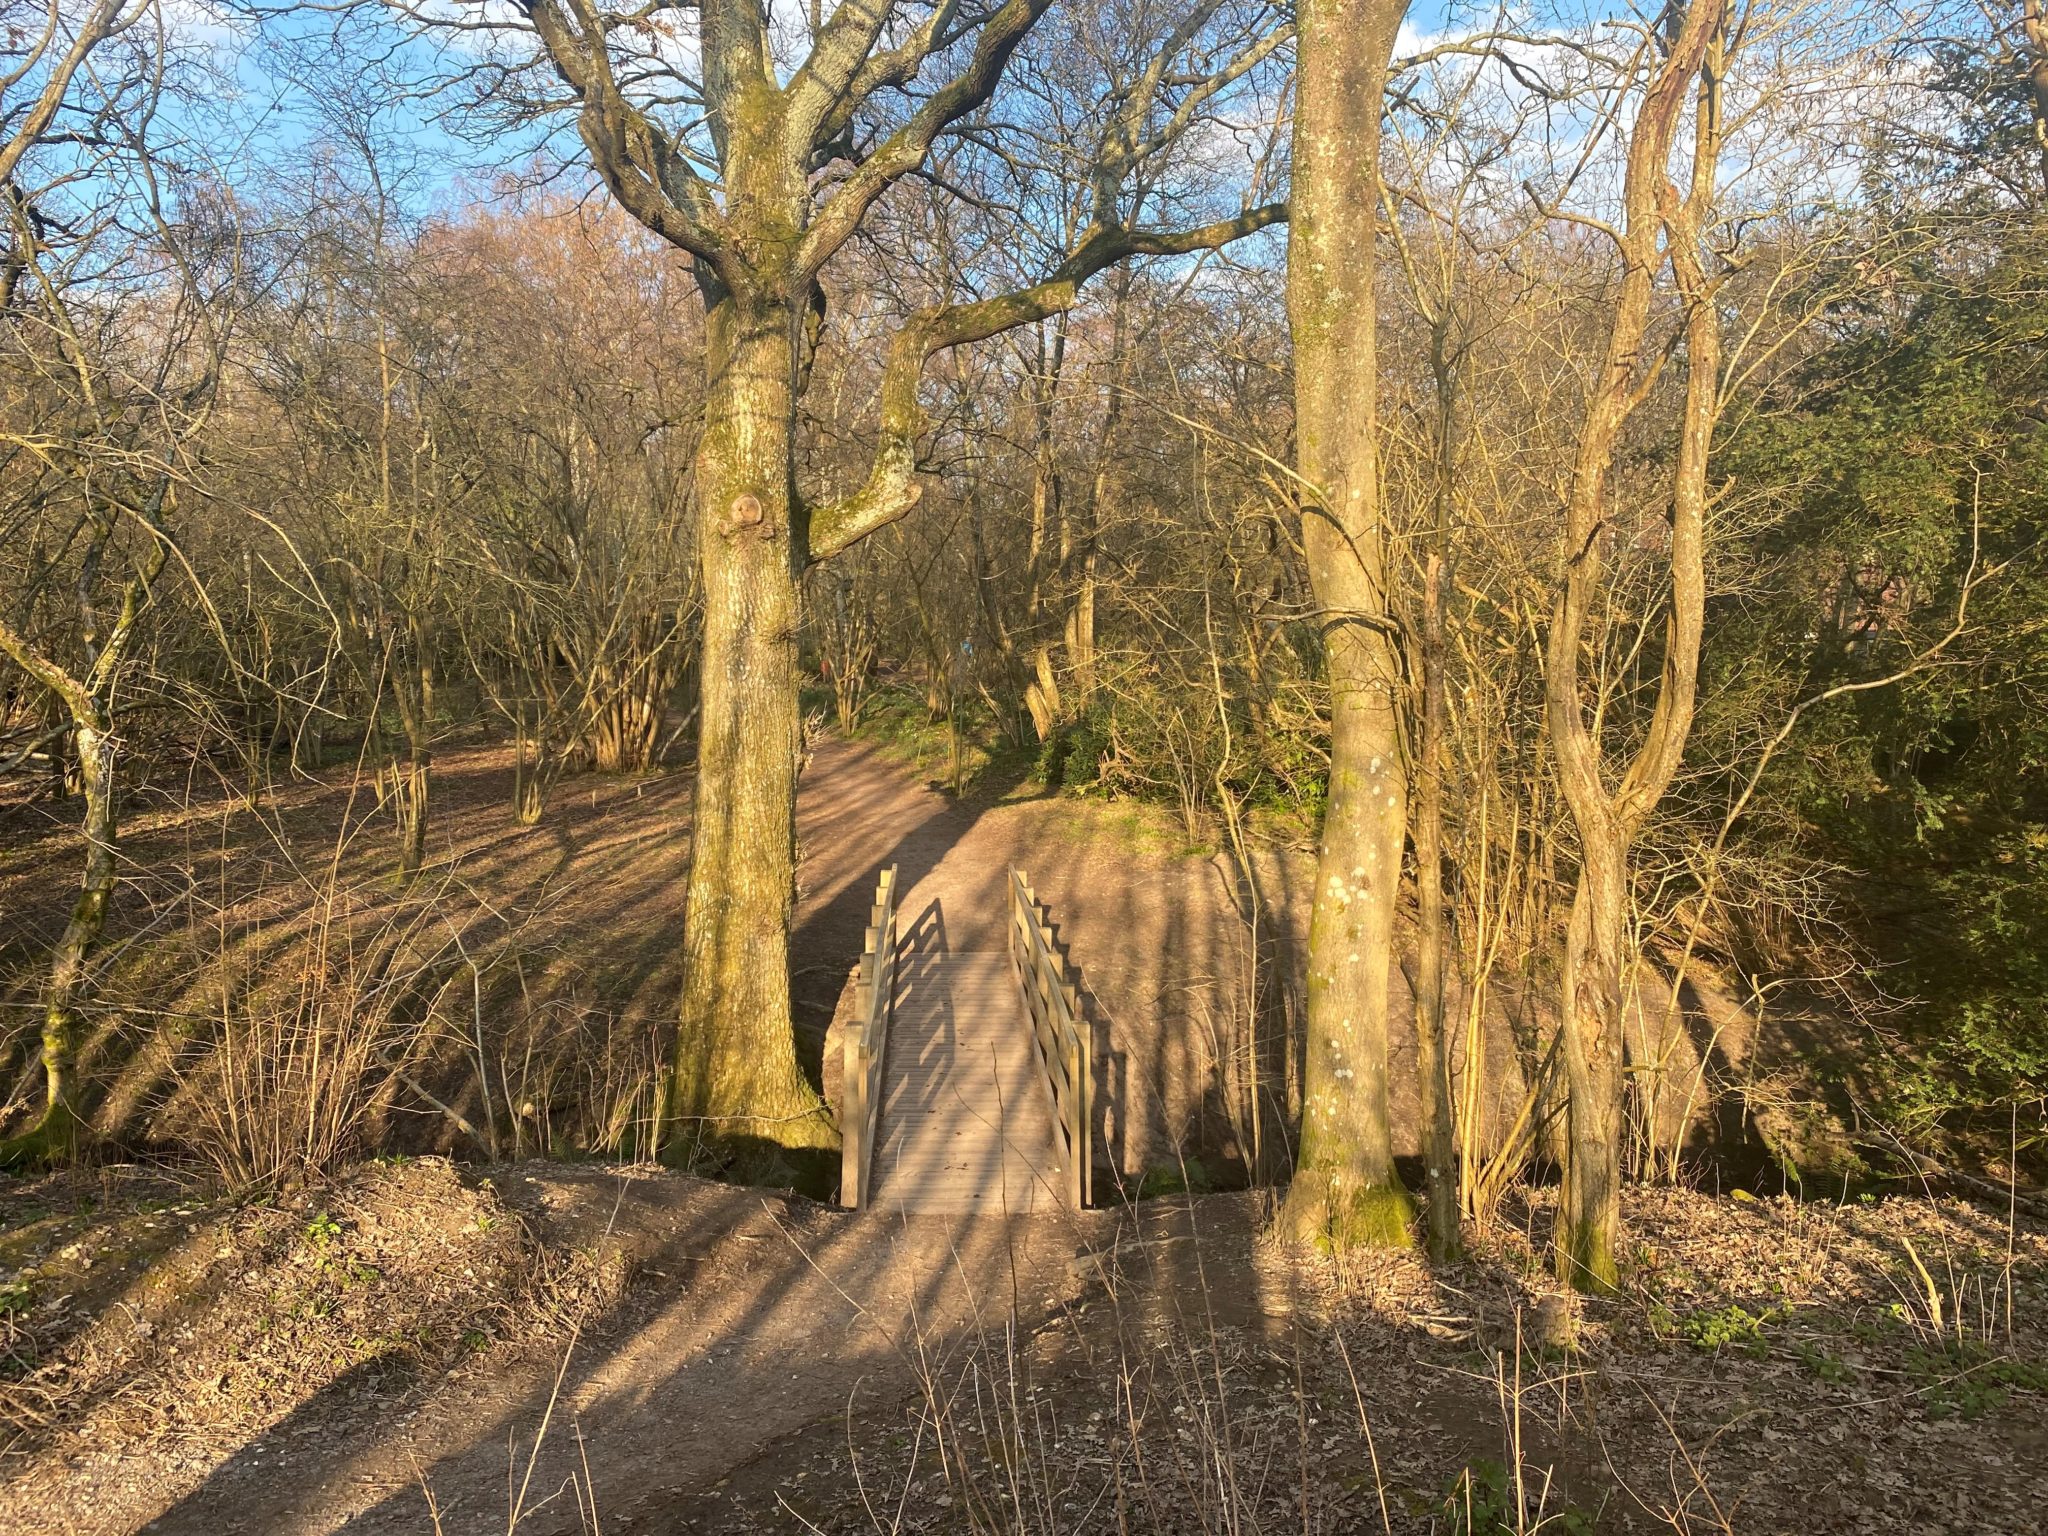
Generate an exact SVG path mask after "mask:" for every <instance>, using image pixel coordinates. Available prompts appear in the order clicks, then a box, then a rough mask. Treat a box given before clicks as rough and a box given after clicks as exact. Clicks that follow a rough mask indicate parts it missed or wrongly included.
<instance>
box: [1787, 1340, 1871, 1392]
mask: <svg viewBox="0 0 2048 1536" xmlns="http://www.w3.org/2000/svg"><path fill="white" fill-rule="evenodd" d="M1792 1351H1793V1353H1794V1354H1796V1355H1798V1357H1799V1363H1800V1364H1801V1365H1803V1366H1805V1367H1806V1369H1807V1370H1809V1371H1811V1372H1812V1373H1813V1374H1814V1375H1815V1376H1817V1377H1819V1378H1820V1379H1821V1380H1822V1381H1825V1382H1827V1383H1829V1384H1830V1385H1832V1386H1841V1385H1843V1384H1845V1383H1847V1382H1851V1381H1854V1380H1855V1379H1856V1372H1855V1371H1854V1370H1853V1369H1851V1368H1850V1365H1849V1362H1848V1361H1846V1360H1844V1359H1843V1358H1842V1357H1841V1356H1840V1355H1838V1354H1835V1353H1834V1352H1833V1351H1832V1350H1828V1349H1823V1348H1822V1347H1821V1346H1820V1345H1818V1344H1815V1343H1813V1342H1811V1341H1810V1340H1807V1339H1800V1340H1799V1341H1798V1342H1797V1343H1795V1344H1794V1345H1793V1346H1792Z"/></svg>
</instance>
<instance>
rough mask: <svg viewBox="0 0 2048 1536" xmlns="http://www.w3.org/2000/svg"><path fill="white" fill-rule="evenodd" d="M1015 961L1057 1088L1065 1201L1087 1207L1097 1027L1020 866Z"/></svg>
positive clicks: (1013, 910)
mask: <svg viewBox="0 0 2048 1536" xmlns="http://www.w3.org/2000/svg"><path fill="white" fill-rule="evenodd" d="M1009 884H1010V921H1009V923H1008V924H1007V926H1008V928H1009V934H1010V964H1011V965H1012V966H1013V967H1014V968H1015V970H1016V973H1017V986H1018V989H1019V991H1020V992H1021V993H1022V994H1023V998H1024V1015H1025V1018H1026V1019H1027V1020H1028V1021H1029V1023H1030V1026H1031V1041H1032V1044H1033V1046H1034V1047H1035V1048H1036V1049H1037V1052H1038V1065H1039V1069H1040V1070H1041V1071H1043V1072H1044V1073H1045V1080H1046V1083H1047V1085H1048V1086H1049V1087H1050V1088H1051V1089H1052V1102H1053V1117H1054V1119H1055V1120H1056V1121H1057V1122H1058V1126H1059V1133H1058V1141H1059V1150H1060V1158H1061V1162H1062V1164H1063V1171H1064V1172H1065V1175H1066V1184H1067V1204H1068V1205H1069V1206H1071V1207H1072V1208H1073V1209H1075V1210H1080V1209H1082V1208H1083V1207H1085V1206H1086V1205H1087V1204H1088V1202H1089V1200H1090V1199H1091V1198H1093V1195H1094V1161H1095V1159H1094V1154H1093V1151H1092V1149H1091V1146H1090V1141H1089V1136H1090V1130H1089V1123H1090V1114H1091V1109H1092V1103H1091V1101H1092V1099H1093V1094H1092V1092H1091V1089H1090V1081H1091V1079H1092V1077H1093V1076H1094V1070H1095V1026H1094V1025H1093V1024H1091V1023H1090V1022H1089V1020H1088V1019H1087V1017H1086V1016H1085V1015H1084V1014H1083V1013H1082V1012H1081V994H1080V989H1079V988H1078V987H1077V986H1075V985H1074V983H1073V982H1071V981H1069V980H1068V979H1067V963H1066V960H1065V959H1064V958H1063V957H1062V956H1061V954H1060V952H1059V948H1058V946H1057V945H1055V944H1054V942H1053V933H1052V921H1051V917H1050V914H1049V913H1048V912H1047V910H1046V909H1045V907H1044V906H1043V905H1042V904H1041V903H1040V902H1039V900H1038V894H1037V892H1035V891H1033V890H1032V888H1031V878H1030V876H1028V875H1026V874H1025V873H1024V872H1023V871H1022V870H1019V869H1013V870H1011V871H1010V882H1009Z"/></svg>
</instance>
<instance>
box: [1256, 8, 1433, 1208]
mask: <svg viewBox="0 0 2048 1536" xmlns="http://www.w3.org/2000/svg"><path fill="white" fill-rule="evenodd" d="M1406 11H1407V3H1406V0H1305V3H1304V4H1302V5H1301V6H1300V7H1299V8H1298V28H1299V41H1298V44H1297V47H1298V60H1299V62H1298V65H1297V73H1296V100H1295V112H1294V183H1293V186H1294V195H1293V198H1292V201H1291V206H1290V214H1289V218H1290V226H1291V234H1290V236H1289V243H1288V253H1287V315H1288V321H1289V323H1290V325H1291V326H1292V327H1293V331H1294V399H1295V438H1296V442H1295V452H1296V458H1297V461H1298V463H1297V467H1298V469H1299V471H1300V474H1301V481H1302V485H1303V492H1302V494H1303V498H1304V504H1303V507H1302V543H1303V546H1304V549H1305V551H1306V554H1307V562H1308V577H1309V583H1310V586H1311V587H1312V589H1313V590H1314V593H1315V599H1316V606H1317V609H1318V610H1319V618H1320V622H1321V624H1322V631H1323V645H1324V657H1325V661H1324V665H1325V669H1326V672H1327V676H1328V679H1329V685H1330V790H1329V800H1328V804H1327V808H1326V810H1325V812H1324V816H1323V833H1322V848H1321V856H1320V859H1319V861H1318V865H1317V871H1316V892H1315V905H1314V909H1313V911H1312V913H1311V915H1310V919H1309V953H1308V1019H1307V1039H1306V1042H1305V1045H1306V1051H1305V1061H1304V1067H1303V1077H1302V1128H1301V1153H1300V1158H1299V1162H1298V1164H1297V1166H1296V1169H1295V1175H1294V1184H1293V1187H1292V1188H1291V1189H1290V1190H1289V1191H1288V1195H1287V1201H1286V1204H1285V1205H1284V1207H1283V1208H1282V1212H1281V1226H1282V1229H1283V1230H1284V1231H1286V1232H1288V1233H1289V1234H1291V1235H1292V1236H1294V1237H1296V1238H1298V1239H1302V1240H1310V1241H1323V1242H1327V1243H1329V1244H1330V1245H1331V1246H1333V1247H1336V1248H1346V1247H1350V1246H1353V1245H1355V1244H1388V1245H1398V1244H1405V1243H1406V1242H1407V1241H1408V1224H1409V1220H1410V1218H1411V1217H1412V1215H1413V1214H1414V1210H1413V1203H1412V1202H1411V1201H1410V1200H1409V1198H1408V1195H1407V1193H1406V1191H1404V1190H1403V1189H1402V1187H1401V1184H1400V1181H1399V1179H1398V1178H1397V1177H1396V1175H1395V1172H1394V1147H1393V1134H1392V1130H1391V1127H1390V1124H1389V1104H1388V1085H1387V1056H1388V1052H1387V1012H1388V981H1389V973H1390V970H1391V967H1392V960H1393V939H1394V914H1395V906H1396V902H1397V899H1398V897H1399V894H1400V883H1401V849H1402V844H1403V841H1404V836H1405V833H1406V821H1405V817H1406V795H1407V785H1406V782H1405V774H1404V771H1403V767H1402V743H1401V719H1400V713H1399V707H1398V700H1397V697H1396V690H1397V688H1398V687H1399V685H1400V671H1399V657H1398V655H1397V653H1396V650H1395V642H1394V632H1393V625H1392V620H1391V616H1390V611H1389V604H1388V594H1387V569H1386V565H1387V561H1386V546H1385V531H1384V527H1383V521H1382V515H1381V507H1380V487H1379V464H1378V456H1377V452H1376V448H1375V442H1374V434H1375V431H1376V426H1377V411H1376V409H1375V406H1376V401H1377V395H1378V388H1379V385H1378V379H1377V374H1376V341H1377V330H1378V314H1377V309H1376V306H1375V303H1374V294H1373V276H1374V271H1375V269H1376V266H1377V260H1376V253H1375V250H1374V241H1375V238H1376V224H1377V210H1378V206H1379V178H1378V173H1377V170H1376V167H1377V166H1378V163H1379V146H1380V114H1381V110H1382V101H1383V97H1384V94H1385V87H1386V80H1387V71H1388V67H1389V64H1390V61H1391V57H1392V54H1393V47H1394V36H1395V33H1396V31H1397V30H1398V29H1399V27H1400V24H1401V18H1402V16H1403V15H1404V14H1405V13H1406Z"/></svg>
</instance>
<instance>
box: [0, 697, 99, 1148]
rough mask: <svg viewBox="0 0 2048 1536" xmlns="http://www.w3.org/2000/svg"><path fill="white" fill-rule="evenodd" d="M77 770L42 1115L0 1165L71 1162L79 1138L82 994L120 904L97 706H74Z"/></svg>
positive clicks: (48, 996) (46, 1008) (47, 1024)
mask: <svg viewBox="0 0 2048 1536" xmlns="http://www.w3.org/2000/svg"><path fill="white" fill-rule="evenodd" d="M72 715H73V730H72V733H71V734H72V735H73V736H74V737H75V739H76V742H77V757H76V764H77V772H78V785H79V790H80V793H81V794H82V795H83V797H84V800H85V816H84V830H85V870H84V873H83V875H82V877H81V879H80V881H79V887H78V899H77V900H76V901H75V902H73V903H72V906H71V916H70V918H69V920H68V921H66V923H65V924H64V932H63V934H62V936H60V937H59V938H58V940H57V947H56V949H55V950H54V951H53V952H52V954H51V956H50V981H49V988H48V991H47V992H46V993H45V995H44V999H43V1114H42V1118H41V1119H40V1120H38V1121H37V1122H36V1124H35V1125H34V1126H33V1127H31V1128H30V1129H29V1130H28V1131H26V1132H24V1133H23V1134H22V1135H19V1136H15V1137H11V1138H9V1139H8V1140H7V1141H6V1142H4V1143H0V1167H10V1168H12V1167H21V1166H25V1165H28V1164H43V1163H51V1162H58V1161H61V1160H64V1159H66V1158H68V1157H69V1156H70V1155H71V1153H72V1151H73V1149H74V1147H75V1144H76V1141H77V1137H78V1108H77V1098H76V1091H75V1090H76V1085H75V1083H74V1082H73V1068H74V1066H75V1064H76V1060H77V1051H78V1028H79V1023H80V1020H79V1013H78V1003H79V995H80V993H82V992H83V991H84V989H85V977H86V967H87V966H88V965H89V964H90V963H91V960H92V957H93V953H94V951H95V950H97V949H98V948H99V943H100V938H101V936H102V935H103V934H104V933H105V932H106V927H107V907H108V905H109V904H110V903H111V902H112V901H113V899H114V882H115V869H114V839H115V834H116V831H117V828H118V814H117V807H116V803H115V783H114V736H113V732H112V729H111V727H110V723H109V721H108V719H107V717H106V714H105V712H104V711H103V710H101V709H100V708H99V707H98V705H97V704H96V703H90V702H86V701H83V700H79V701H74V702H73V704H72Z"/></svg>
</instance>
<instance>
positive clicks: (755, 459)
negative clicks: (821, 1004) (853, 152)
mask: <svg viewBox="0 0 2048 1536" xmlns="http://www.w3.org/2000/svg"><path fill="white" fill-rule="evenodd" d="M710 320H711V324H710V327H709V345H710V359H709V366H710V381H709V382H710V386H711V387H710V391H709V395H708V400H707V405H706V414H705V431H704V438H703V442H702V444H701V446H700V448H699V451H698V456H697V495H698V497H699V499H700V504H701V507H702V509H703V512H702V517H701V523H702V533H703V536H702V537H701V538H700V540H699V544H698V550H699V555H698V558H699V562H700V568H701V571H702V575H703V592H704V638H703V652H702V681H701V684H700V694H699V710H700V715H699V723H698V732H699V734H698V746H697V794H696V808H695V817H694V823H693V825H694V832H693V834H692V835H693V839H694V841H693V845H692V851H691V858H690V884H689V893H688V898H687V906H686V909H685V913H684V919H683V955H684V969H683V1003H682V1028H681V1033H680V1035H679V1037H678V1042H677V1051H678V1054H677V1057H676V1061H675V1066H674V1072H673V1075H672V1080H671V1081H672V1093H671V1098H670V1113H671V1115H672V1116H673V1117H675V1128H676V1132H677V1134H678V1136H679V1137H680V1138H681V1140H682V1142H683V1143H684V1144H685V1145H688V1146H701V1145H704V1144H706V1143H707V1142H709V1143H713V1144H717V1145H720V1146H723V1147H725V1148H728V1149H730V1150H732V1151H734V1152H737V1153H739V1154H740V1155H742V1156H746V1155H748V1154H749V1153H750V1150H751V1144H753V1143H756V1142H758V1143H761V1144H762V1146H763V1150H766V1149H767V1148H784V1149H795V1148H827V1147H832V1146H836V1145H837V1138H836V1135H835V1133H834V1130H833V1127H832V1125H831V1123H830V1121H829V1120H828V1118H827V1117H826V1114H825V1110H824V1105H823V1103H822V1101H821V1100H820V1099H819V1098H818V1096H817V1094H816V1093H815V1092H814V1091H813V1090H812V1088H811V1086H810V1084H809V1083H808V1082H807V1081H806V1080H805V1078H804V1076H803V1073H802V1071H801V1070H800V1068H799V1066H798V1062H797V1055H796V1045H795V1034H794V1030H793V1028H792V1020H791V1015H790V1001H789V997H790V986H789V925H790V917H791V913H792V911H793V907H794V900H795V890H796V845H795V826H796V775H797V763H798V760H799V748H800V746H801V740H800V736H801V730H802V723H801V720H800V717H799V714H798V707H797V687H798V666H797V594H798V576H799V559H800V557H799V556H798V555H796V554H795V553H793V550H796V549H800V548H801V544H800V542H799V541H800V534H801V530H800V529H798V528H793V525H792V524H793V518H792V514H793V513H794V512H795V511H796V502H795V494H794V484H793V471H794V446H795V444H794V429H795V398H794V394H793V390H792V380H793V379H794V377H795V373H794V368H793V362H794V359H793V358H792V355H791V350H790V348H791V340H790V338H791V334H792V328H791V317H790V314H789V312H788V310H787V309H782V308H777V307H775V306H772V305H762V306H758V307H754V308H748V307H746V306H743V305H742V304H741V303H739V302H738V301H736V300H734V299H732V298H731V297H729V296H724V295H717V296H715V297H714V302H713V304H712V307H711V315H710Z"/></svg>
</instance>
